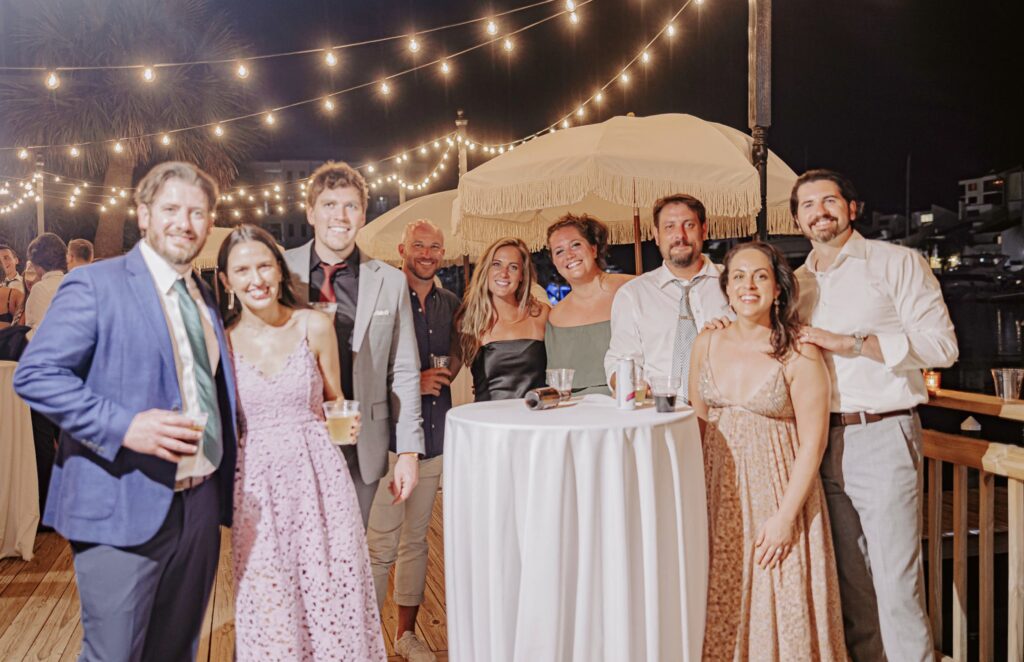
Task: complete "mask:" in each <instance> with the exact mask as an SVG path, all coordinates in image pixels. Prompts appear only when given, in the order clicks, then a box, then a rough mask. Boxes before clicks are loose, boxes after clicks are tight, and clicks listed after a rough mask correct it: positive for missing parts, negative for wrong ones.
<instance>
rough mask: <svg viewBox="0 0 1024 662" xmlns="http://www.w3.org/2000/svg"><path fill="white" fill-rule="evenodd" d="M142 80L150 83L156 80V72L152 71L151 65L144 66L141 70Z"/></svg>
mask: <svg viewBox="0 0 1024 662" xmlns="http://www.w3.org/2000/svg"><path fill="white" fill-rule="evenodd" d="M142 80H144V81H145V82H147V83H152V82H153V81H155V80H156V72H155V71H153V67H146V68H145V69H143V70H142Z"/></svg>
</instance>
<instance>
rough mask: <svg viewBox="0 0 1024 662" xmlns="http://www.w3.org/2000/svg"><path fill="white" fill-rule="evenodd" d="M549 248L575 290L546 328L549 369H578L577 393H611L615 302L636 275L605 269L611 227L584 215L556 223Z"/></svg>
mask: <svg viewBox="0 0 1024 662" xmlns="http://www.w3.org/2000/svg"><path fill="white" fill-rule="evenodd" d="M548 250H550V251H551V262H552V263H553V264H554V265H555V269H557V270H558V275H559V276H561V277H562V278H563V279H564V280H565V281H566V282H567V283H568V284H569V286H570V287H571V288H572V291H571V292H569V294H568V295H567V296H566V297H565V299H563V300H562V301H560V302H559V303H558V305H556V306H555V307H554V309H552V311H551V315H550V316H549V317H548V322H547V325H546V326H545V330H544V346H545V348H546V349H547V355H548V368H572V369H573V370H575V371H576V374H575V375H574V376H573V380H572V390H573V393H576V394H587V393H603V394H605V395H611V390H610V389H609V388H608V383H607V379H606V377H605V374H604V355H605V352H607V351H608V344H609V343H610V342H611V336H612V331H611V324H610V322H609V320H610V319H611V313H612V299H614V298H615V293H616V292H617V291H618V289H619V288H620V287H622V285H623V284H624V283H626V282H628V281H629V280H630V279H631V278H632V276H626V275H624V274H610V273H608V272H606V271H605V266H606V265H605V256H606V255H607V252H608V228H607V227H606V226H605V224H604V223H602V222H601V221H599V220H597V219H595V218H591V217H590V216H587V215H586V214H583V215H582V216H576V215H575V214H566V215H565V216H563V217H562V218H560V219H558V221H556V222H555V223H554V224H552V225H551V227H549V228H548Z"/></svg>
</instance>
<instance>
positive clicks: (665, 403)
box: [647, 375, 679, 413]
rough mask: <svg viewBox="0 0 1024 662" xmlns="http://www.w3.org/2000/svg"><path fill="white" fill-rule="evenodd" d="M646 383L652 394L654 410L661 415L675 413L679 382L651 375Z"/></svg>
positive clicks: (662, 376) (674, 379) (663, 376)
mask: <svg viewBox="0 0 1024 662" xmlns="http://www.w3.org/2000/svg"><path fill="white" fill-rule="evenodd" d="M647 381H648V383H649V384H650V385H651V393H652V394H654V406H655V408H656V409H657V410H658V411H660V412H663V413H665V412H671V411H675V409H676V393H678V391H679V380H678V379H677V378H674V377H668V376H665V375H657V376H654V375H652V376H649V377H648V378H647Z"/></svg>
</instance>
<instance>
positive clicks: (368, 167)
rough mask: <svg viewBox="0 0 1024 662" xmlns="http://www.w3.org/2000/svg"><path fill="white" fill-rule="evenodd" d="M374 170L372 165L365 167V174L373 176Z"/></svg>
mask: <svg viewBox="0 0 1024 662" xmlns="http://www.w3.org/2000/svg"><path fill="white" fill-rule="evenodd" d="M374 170H375V168H374V167H373V165H368V166H366V172H368V173H370V174H371V175H372V174H373V171H374Z"/></svg>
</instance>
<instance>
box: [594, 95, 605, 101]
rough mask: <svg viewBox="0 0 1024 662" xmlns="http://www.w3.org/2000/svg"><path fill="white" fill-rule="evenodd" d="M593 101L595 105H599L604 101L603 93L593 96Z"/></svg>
mask: <svg viewBox="0 0 1024 662" xmlns="http://www.w3.org/2000/svg"><path fill="white" fill-rule="evenodd" d="M594 101H596V102H597V103H601V102H602V101H604V92H598V93H597V94H595V95H594Z"/></svg>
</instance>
